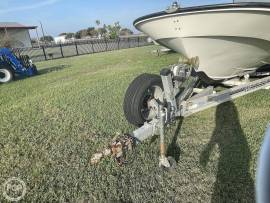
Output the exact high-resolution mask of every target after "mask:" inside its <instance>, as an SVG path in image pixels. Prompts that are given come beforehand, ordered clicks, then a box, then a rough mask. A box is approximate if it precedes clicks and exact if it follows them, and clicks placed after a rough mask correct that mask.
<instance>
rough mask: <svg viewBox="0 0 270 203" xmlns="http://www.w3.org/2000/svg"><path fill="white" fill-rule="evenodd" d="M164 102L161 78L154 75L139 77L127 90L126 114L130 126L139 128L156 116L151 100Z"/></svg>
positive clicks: (125, 100)
mask: <svg viewBox="0 0 270 203" xmlns="http://www.w3.org/2000/svg"><path fill="white" fill-rule="evenodd" d="M153 99H155V100H157V101H161V102H162V101H163V86H162V81H161V77H160V76H159V75H153V74H142V75H140V76H138V77H137V78H136V79H135V80H134V81H133V82H132V83H131V84H130V86H129V88H128V89H127V92H126V95H125V99H124V105H123V107H124V113H125V117H126V119H127V120H128V122H129V123H130V124H133V125H135V126H137V127H140V126H142V125H143V124H144V123H145V122H146V121H147V122H149V121H151V120H153V119H154V118H155V116H156V113H155V107H153V106H151V104H150V101H151V100H153Z"/></svg>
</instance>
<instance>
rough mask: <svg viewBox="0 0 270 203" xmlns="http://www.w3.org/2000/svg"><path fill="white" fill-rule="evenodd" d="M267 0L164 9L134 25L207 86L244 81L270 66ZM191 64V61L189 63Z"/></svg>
mask: <svg viewBox="0 0 270 203" xmlns="http://www.w3.org/2000/svg"><path fill="white" fill-rule="evenodd" d="M269 21H270V2H268V3H267V2H237V3H228V4H215V5H204V6H196V7H186V8H181V7H180V6H179V4H178V3H174V4H173V5H172V6H171V7H169V8H168V9H167V10H165V11H162V12H158V13H153V14H150V15H146V16H143V17H140V18H138V19H137V20H135V22H134V26H135V27H136V28H137V29H138V30H140V31H141V32H143V33H145V34H147V35H149V36H150V37H151V38H152V39H153V40H155V41H156V42H157V43H159V44H161V45H162V46H165V47H167V48H169V49H172V50H174V51H176V52H178V53H180V54H181V55H182V56H184V57H185V58H187V59H195V61H196V67H195V70H196V73H197V74H198V75H199V77H200V78H202V80H204V81H205V82H207V83H213V82H221V81H226V80H229V79H232V78H237V77H243V76H245V75H247V74H249V73H251V72H256V70H257V69H258V68H259V67H261V66H263V65H266V64H270V25H269ZM193 61H194V60H193Z"/></svg>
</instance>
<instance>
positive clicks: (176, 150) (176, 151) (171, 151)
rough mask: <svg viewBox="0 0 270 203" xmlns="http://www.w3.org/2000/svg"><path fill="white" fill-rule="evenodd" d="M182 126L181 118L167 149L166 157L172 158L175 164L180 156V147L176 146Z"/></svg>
mask: <svg viewBox="0 0 270 203" xmlns="http://www.w3.org/2000/svg"><path fill="white" fill-rule="evenodd" d="M182 124H183V118H181V119H180V121H179V122H178V124H177V127H176V130H175V132H174V135H173V139H172V141H171V143H170V144H169V146H168V148H167V156H171V157H173V158H174V159H175V161H176V162H177V163H178V162H179V159H180V154H181V149H180V146H179V145H178V144H177V139H178V136H179V134H180V130H181V127H182Z"/></svg>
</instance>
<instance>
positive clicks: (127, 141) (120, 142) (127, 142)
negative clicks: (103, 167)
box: [90, 134, 136, 166]
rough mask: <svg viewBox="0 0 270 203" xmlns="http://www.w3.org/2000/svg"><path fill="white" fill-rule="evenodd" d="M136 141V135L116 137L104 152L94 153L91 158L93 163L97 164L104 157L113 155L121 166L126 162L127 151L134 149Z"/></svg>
mask: <svg viewBox="0 0 270 203" xmlns="http://www.w3.org/2000/svg"><path fill="white" fill-rule="evenodd" d="M135 144H136V142H135V139H134V137H132V136H131V135H129V134H125V135H123V136H118V137H116V138H115V139H114V140H113V142H112V144H111V145H110V146H109V147H107V148H106V149H104V150H103V151H102V152H98V153H96V154H94V155H93V156H92V158H91V160H90V162H91V164H92V165H96V164H98V163H100V162H101V161H102V159H104V158H106V157H108V156H112V157H113V158H114V159H115V161H116V162H117V164H118V165H119V166H122V165H123V164H125V163H126V160H125V158H126V153H127V152H128V151H132V149H133V148H134V146H135Z"/></svg>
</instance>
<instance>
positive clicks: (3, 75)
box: [0, 69, 11, 83]
mask: <svg viewBox="0 0 270 203" xmlns="http://www.w3.org/2000/svg"><path fill="white" fill-rule="evenodd" d="M10 79H11V73H10V71H8V70H7V69H0V82H1V83H5V82H8V81H10Z"/></svg>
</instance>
